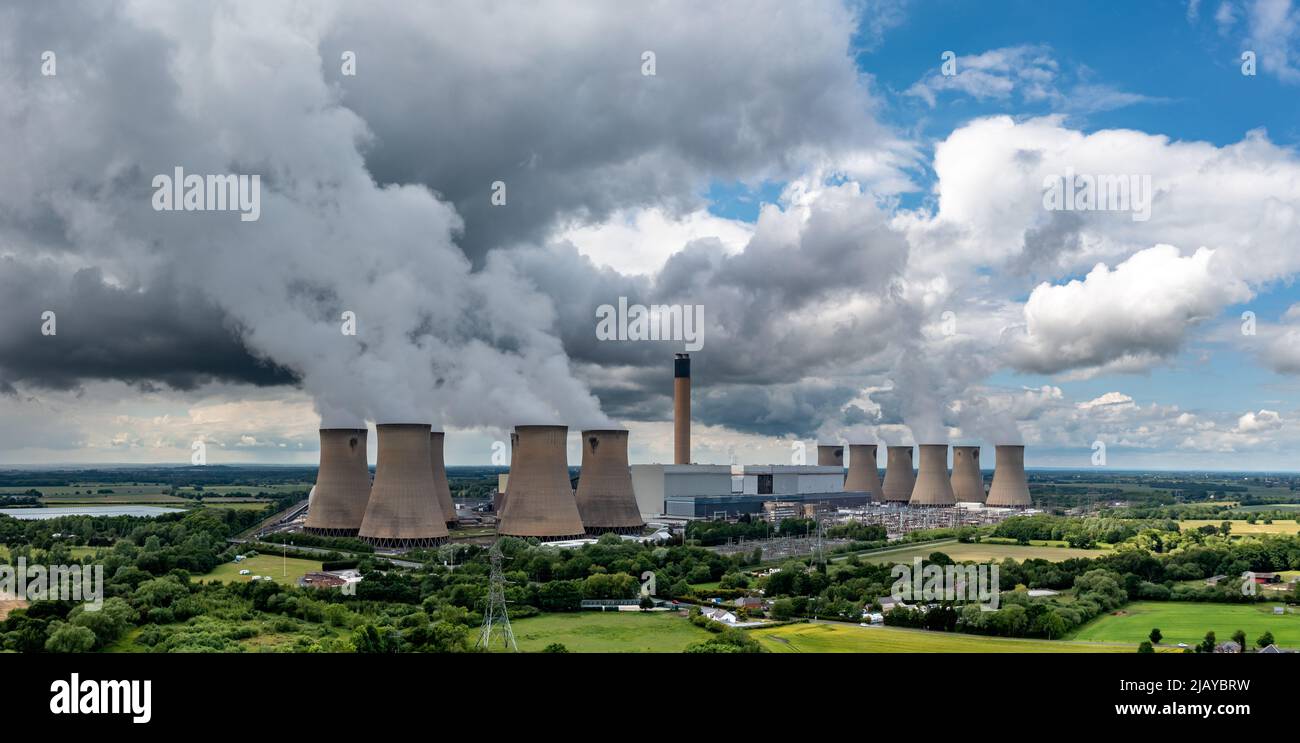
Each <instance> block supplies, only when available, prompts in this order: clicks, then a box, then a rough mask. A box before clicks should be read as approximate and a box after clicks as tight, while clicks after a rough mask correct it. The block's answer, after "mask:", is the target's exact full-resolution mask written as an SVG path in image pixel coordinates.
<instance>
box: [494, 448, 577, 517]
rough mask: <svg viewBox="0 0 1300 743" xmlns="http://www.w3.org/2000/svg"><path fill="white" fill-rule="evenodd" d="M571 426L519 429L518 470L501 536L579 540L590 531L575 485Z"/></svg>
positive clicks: (509, 484) (512, 479) (510, 486)
mask: <svg viewBox="0 0 1300 743" xmlns="http://www.w3.org/2000/svg"><path fill="white" fill-rule="evenodd" d="M568 432H569V429H568V428H567V427H565V426H515V433H516V434H518V437H519V441H518V446H517V448H516V450H515V454H514V456H513V458H514V460H515V467H514V468H513V469H512V471H511V472H510V480H509V481H508V482H507V483H506V490H507V495H506V509H505V513H504V514H502V516H501V522H500V524H498V526H497V532H498V533H500V534H504V535H506V536H511V537H538V538H540V539H575V538H578V537H581V536H582V535H583V533H584V529H583V527H582V517H581V516H579V515H578V502H577V500H576V499H575V498H574V495H573V488H571V487H570V486H569V465H568V458H567V454H566V437H567V436H568Z"/></svg>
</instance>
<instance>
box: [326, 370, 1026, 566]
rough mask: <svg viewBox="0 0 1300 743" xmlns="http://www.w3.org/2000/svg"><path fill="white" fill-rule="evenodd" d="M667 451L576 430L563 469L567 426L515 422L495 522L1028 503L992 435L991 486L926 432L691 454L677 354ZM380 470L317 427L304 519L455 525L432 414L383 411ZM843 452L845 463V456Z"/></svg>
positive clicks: (546, 530)
mask: <svg viewBox="0 0 1300 743" xmlns="http://www.w3.org/2000/svg"><path fill="white" fill-rule="evenodd" d="M673 371H674V373H673V397H674V404H673V412H674V425H673V432H674V442H673V459H674V462H673V464H670V465H668V464H645V465H629V464H628V432H627V431H626V430H623V429H600V430H587V431H582V439H581V445H582V469H581V474H580V475H579V478H578V482H577V487H576V489H575V487H574V486H573V484H572V483H571V482H570V480H569V470H568V455H567V444H568V428H567V427H566V426H560V425H521V426H516V427H515V430H514V431H513V432H512V433H511V435H510V442H511V448H510V470H509V476H508V477H506V478H503V479H504V481H505V487H504V488H502V490H501V492H500V493H499V495H498V497H497V498H496V500H495V502H494V504H493V505H494V510H495V511H496V512H497V533H499V534H502V535H506V536H514V537H535V538H538V539H541V540H545V541H555V540H569V539H577V538H581V537H585V536H588V535H598V534H604V533H609V532H613V533H617V534H629V535H637V534H641V533H642V532H643V530H644V529H645V526H646V521H647V519H660V518H666V519H696V518H714V517H734V516H739V515H743V514H745V513H759V512H761V511H762V510H763V509H764V507H765V506H770V504H771V503H772V502H773V501H778V500H779V501H783V502H785V501H790V502H793V503H800V502H802V503H817V504H824V505H830V506H849V507H854V506H866V505H871V504H881V505H882V506H885V507H889V506H890V505H891V504H892V506H895V507H901V508H933V507H953V506H957V505H959V504H961V505H972V504H974V505H975V507H988V508H1009V509H1022V508H1028V507H1029V506H1030V504H1031V503H1030V497H1029V485H1028V481H1027V478H1026V475H1025V448H1024V447H1023V446H1020V445H1011V444H999V445H997V446H996V449H995V451H996V466H995V468H994V474H993V481H992V484H991V486H990V487H989V490H988V492H987V493H986V492H985V490H984V477H983V473H982V471H981V469H980V463H979V456H980V447H978V446H955V447H952V460H953V467H952V472H951V474H950V473H949V470H948V450H949V446H948V445H947V444H921V445H920V447H919V450H920V459H919V468H918V469H917V470H916V471H915V472H914V471H913V467H912V453H913V447H911V446H889V447H887V450H886V468H885V477H884V480H883V482H882V480H881V478H880V473H879V470H878V469H877V458H876V456H877V445H876V444H865V443H863V444H852V443H851V444H849V445H848V447H847V448H848V451H847V453H848V457H847V463H846V461H845V460H846V457H845V453H846V452H845V447H844V446H841V445H819V446H818V447H817V464H816V465H815V466H809V465H760V466H745V467H743V468H739V470H738V469H737V468H734V467H732V466H729V465H700V464H692V463H691V461H690V435H691V434H690V409H691V407H690V406H691V403H690V396H691V360H690V357H689V356H688V355H687V354H684V353H679V354H677V355H676V358H675V359H674V369H673ZM376 431H377V435H378V439H379V441H378V451H379V456H378V461H377V463H376V466H375V475H374V482H373V483H372V482H371V478H370V472H369V468H368V466H367V464H366V438H367V431H366V429H364V428H358V429H352V428H348V429H342V428H323V429H321V431H320V454H321V458H320V469H319V471H318V474H317V479H316V487H315V488H313V490H312V496H311V501H310V506H309V510H308V514H307V519H306V522H305V524H304V529H305V530H306V531H307V532H309V533H313V534H319V535H324V536H347V537H358V538H360V539H362V540H364V541H366V542H368V543H370V544H372V545H374V546H375V547H376V548H380V549H392V550H403V549H413V548H420V547H432V546H436V545H439V544H442V543H443V542H445V541H446V540H447V539H448V537H449V536H450V533H451V532H450V531H449V527H450V528H454V527H455V525H456V524H457V515H456V510H455V505H454V504H453V502H452V499H451V491H450V488H449V487H448V483H447V471H446V467H445V464H444V461H443V432H441V431H433V430H431V426H430V425H429V424H427V423H381V424H379V425H377V426H376ZM846 464H847V471H846V469H845V466H846Z"/></svg>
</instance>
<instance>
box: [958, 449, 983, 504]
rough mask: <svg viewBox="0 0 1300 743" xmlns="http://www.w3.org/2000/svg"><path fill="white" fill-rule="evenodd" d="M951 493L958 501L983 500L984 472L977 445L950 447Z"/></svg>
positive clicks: (978, 501)
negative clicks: (981, 469) (981, 467)
mask: <svg viewBox="0 0 1300 743" xmlns="http://www.w3.org/2000/svg"><path fill="white" fill-rule="evenodd" d="M952 494H953V495H954V496H956V497H957V502H958V503H983V502H984V473H983V472H981V471H980V448H979V447H978V446H954V447H953V448H952Z"/></svg>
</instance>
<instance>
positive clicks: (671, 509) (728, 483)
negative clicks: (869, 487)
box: [631, 464, 871, 520]
mask: <svg viewBox="0 0 1300 743" xmlns="http://www.w3.org/2000/svg"><path fill="white" fill-rule="evenodd" d="M631 470H632V489H633V490H634V491H635V493H636V501H637V507H638V508H639V509H640V511H641V517H642V518H643V519H647V520H650V519H654V518H657V517H663V516H667V517H670V518H682V519H708V518H730V517H735V516H740V515H742V514H746V513H750V514H756V513H762V511H763V504H764V503H766V502H769V501H774V500H780V501H786V502H791V503H829V504H832V505H835V506H845V507H848V506H860V505H864V504H866V503H869V502H871V493H869V492H862V491H856V492H855V491H846V490H845V489H844V470H843V469H842V468H840V467H834V466H818V465H745V467H744V468H743V472H742V473H741V474H735V473H733V471H732V468H731V466H730V465H725V464H716V465H715V464H692V465H678V464H634V465H632V468H631Z"/></svg>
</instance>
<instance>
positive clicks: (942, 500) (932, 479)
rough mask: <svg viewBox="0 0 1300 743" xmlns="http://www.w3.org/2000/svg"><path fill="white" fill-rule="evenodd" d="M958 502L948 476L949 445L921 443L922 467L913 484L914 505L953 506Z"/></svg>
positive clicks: (912, 500) (912, 502) (912, 501)
mask: <svg viewBox="0 0 1300 743" xmlns="http://www.w3.org/2000/svg"><path fill="white" fill-rule="evenodd" d="M956 502H957V498H956V497H954V496H953V493H952V480H951V479H950V478H949V477H948V445H947V444H921V467H920V471H919V472H918V473H917V475H916V484H915V485H913V486H912V498H911V500H909V501H908V503H909V504H910V505H913V506H951V505H953V504H955V503H956Z"/></svg>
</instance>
